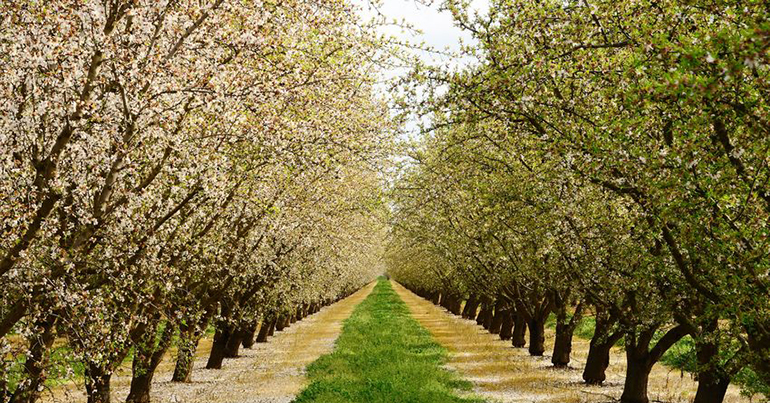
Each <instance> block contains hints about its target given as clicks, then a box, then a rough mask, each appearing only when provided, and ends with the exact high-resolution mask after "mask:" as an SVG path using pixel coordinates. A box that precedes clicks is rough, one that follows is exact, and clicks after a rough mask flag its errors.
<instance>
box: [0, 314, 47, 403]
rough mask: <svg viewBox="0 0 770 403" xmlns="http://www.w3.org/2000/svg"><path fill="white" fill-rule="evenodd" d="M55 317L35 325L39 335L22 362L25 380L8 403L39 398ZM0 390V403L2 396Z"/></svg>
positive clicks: (23, 402) (31, 343)
mask: <svg viewBox="0 0 770 403" xmlns="http://www.w3.org/2000/svg"><path fill="white" fill-rule="evenodd" d="M56 318H57V317H56V316H55V315H48V317H46V318H45V319H44V320H40V321H38V322H37V323H36V326H37V328H38V329H41V331H40V333H39V334H38V335H37V336H36V337H34V338H33V339H32V340H31V341H30V347H29V354H28V355H27V360H26V361H25V362H24V374H25V379H24V380H23V381H22V382H20V383H19V385H18V386H17V387H16V391H15V392H14V393H13V396H11V400H10V403H34V402H35V401H37V400H38V399H39V398H40V392H41V391H42V390H43V384H44V383H45V380H46V373H45V370H46V368H47V367H48V362H49V358H50V350H51V346H52V345H53V342H54V340H55V339H56V332H55V325H56ZM3 392H4V390H0V401H2V397H3V396H4V395H3V394H2V393H3Z"/></svg>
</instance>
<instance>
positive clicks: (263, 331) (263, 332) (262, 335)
mask: <svg viewBox="0 0 770 403" xmlns="http://www.w3.org/2000/svg"><path fill="white" fill-rule="evenodd" d="M274 324H275V319H272V318H270V319H267V318H265V321H264V322H262V325H260V326H259V334H257V343H265V342H267V336H269V332H270V326H273V325H274Z"/></svg>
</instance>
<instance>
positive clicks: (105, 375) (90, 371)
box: [84, 363, 112, 403]
mask: <svg viewBox="0 0 770 403" xmlns="http://www.w3.org/2000/svg"><path fill="white" fill-rule="evenodd" d="M84 375H85V382H86V394H87V395H88V403H110V378H111V377H112V372H110V371H106V370H105V369H104V368H102V367H101V366H99V365H97V364H95V363H88V364H87V365H86V369H85V374H84Z"/></svg>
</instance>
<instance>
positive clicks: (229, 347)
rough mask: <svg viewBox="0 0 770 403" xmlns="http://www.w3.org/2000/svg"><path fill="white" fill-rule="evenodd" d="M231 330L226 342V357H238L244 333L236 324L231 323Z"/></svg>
mask: <svg viewBox="0 0 770 403" xmlns="http://www.w3.org/2000/svg"><path fill="white" fill-rule="evenodd" d="M229 330H230V332H229V333H230V337H228V338H227V343H225V358H237V357H238V352H239V350H240V347H241V342H242V341H243V339H242V335H243V334H242V333H241V332H239V331H238V330H237V328H236V327H235V326H234V325H229Z"/></svg>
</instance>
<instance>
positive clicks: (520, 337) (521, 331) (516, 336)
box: [511, 313, 527, 348]
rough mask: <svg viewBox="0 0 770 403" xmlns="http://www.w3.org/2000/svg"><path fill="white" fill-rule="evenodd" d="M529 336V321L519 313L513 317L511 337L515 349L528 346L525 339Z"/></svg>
mask: <svg viewBox="0 0 770 403" xmlns="http://www.w3.org/2000/svg"><path fill="white" fill-rule="evenodd" d="M526 334H527V320H526V319H524V316H523V315H519V314H518V313H516V314H514V315H513V334H512V335H511V344H512V345H513V346H514V347H518V348H522V347H524V346H526V345H527V340H526V338H525V336H526Z"/></svg>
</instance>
